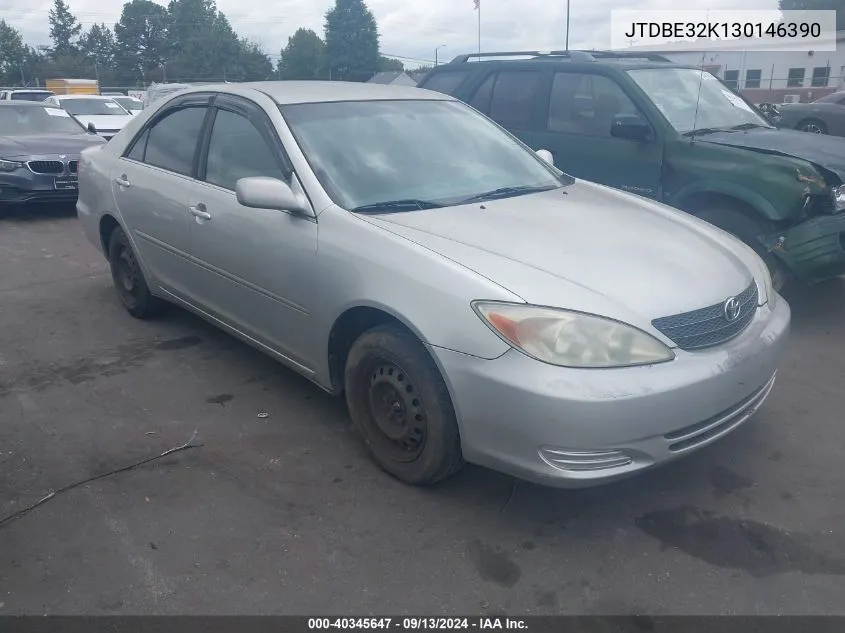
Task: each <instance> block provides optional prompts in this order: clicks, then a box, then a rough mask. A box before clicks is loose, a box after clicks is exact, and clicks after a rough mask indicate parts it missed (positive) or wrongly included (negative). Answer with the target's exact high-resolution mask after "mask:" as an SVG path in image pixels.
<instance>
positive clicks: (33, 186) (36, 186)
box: [0, 157, 79, 204]
mask: <svg viewBox="0 0 845 633" xmlns="http://www.w3.org/2000/svg"><path fill="white" fill-rule="evenodd" d="M40 160H42V161H48V160H49V161H51V162H53V161H55V162H58V161H56V160H55V159H54V158H52V157H51V158H49V159H40ZM30 162H34V163H37V162H38V160H32V161H30ZM69 163H73V164H74V165H75V164H76V157H74V158H73V159H72V160H70V161H65V165H64V168H63V169H62V171H60V172H57V173H35V172H33V171H32V170H31V169H29V168H28V167H21V168H19V169H16V170H15V171H12V172H0V204H23V203H28V202H41V203H73V202H75V201H76V199H77V197H78V194H79V189H78V181H77V175H76V171H75V167H74V170H73V171H71V170H70V169H69V167H68V164H69Z"/></svg>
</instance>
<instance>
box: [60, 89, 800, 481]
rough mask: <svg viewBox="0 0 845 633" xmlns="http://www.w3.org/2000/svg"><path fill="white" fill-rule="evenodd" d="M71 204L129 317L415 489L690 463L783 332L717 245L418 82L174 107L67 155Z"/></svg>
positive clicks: (727, 420)
mask: <svg viewBox="0 0 845 633" xmlns="http://www.w3.org/2000/svg"><path fill="white" fill-rule="evenodd" d="M77 209H78V214H79V217H80V219H81V221H82V225H83V226H84V229H85V232H86V233H87V235H88V238H89V239H90V240H91V241H92V242H93V243H94V244H95V245H96V246H97V247H99V248H100V249H102V251H103V253H104V254H105V256H106V257H107V259H108V261H109V263H110V265H111V270H112V274H113V277H114V283H115V286H116V288H117V294H118V296H119V297H120V300H121V301H122V303H123V305H124V306H125V307H126V309H127V310H128V312H129V313H130V314H132V315H133V316H135V317H139V318H147V317H151V316H153V315H155V314H157V313H158V312H159V310H160V309H161V308H162V306H163V305H166V304H176V305H179V306H182V307H184V308H187V309H188V310H191V311H193V312H195V313H197V314H198V315H200V316H201V317H203V318H205V319H207V320H208V321H210V322H211V323H213V324H215V325H216V326H219V327H220V328H222V329H224V330H225V331H228V332H230V333H231V334H233V335H235V336H237V337H239V338H241V339H242V340H244V341H246V342H247V343H249V344H251V345H253V346H255V347H257V348H259V349H261V350H263V351H264V352H266V353H267V354H269V355H271V356H273V357H274V358H276V359H278V360H279V361H280V362H282V363H284V364H285V365H287V366H288V367H290V368H291V369H293V370H294V371H297V372H299V373H301V374H302V375H304V376H306V377H308V378H309V379H311V380H312V381H313V382H314V383H316V384H317V385H319V386H320V387H322V388H323V389H325V390H326V391H329V392H331V393H333V394H337V395H340V394H344V395H345V398H346V401H347V403H348V407H349V412H350V415H351V418H352V420H353V422H354V424H355V426H356V427H357V428H358V429H359V431H360V433H361V436H362V438H363V441H364V442H365V444H366V446H367V447H368V449H369V451H370V453H371V455H372V457H373V459H374V460H375V461H376V462H377V463H378V464H379V465H380V466H381V467H382V468H383V469H384V470H386V471H387V472H389V473H391V474H392V475H394V476H395V477H397V478H399V479H401V480H402V481H405V482H407V483H410V484H430V483H433V482H436V481H438V480H441V479H443V478H445V477H447V476H449V475H451V474H453V473H455V472H456V471H457V470H458V469H459V468H460V467H461V466H462V465H463V464H464V463H465V462H470V463H474V464H479V465H483V466H487V467H490V468H493V469H496V470H500V471H503V472H506V473H510V474H512V475H515V476H518V477H520V478H524V479H528V480H531V481H535V482H539V483H543V484H547V485H552V486H560V487H578V486H588V485H593V484H598V483H603V482H607V481H612V480H614V479H618V478H621V477H626V476H629V475H631V474H633V473H636V472H639V471H642V470H645V469H648V468H651V467H653V466H656V465H659V464H662V463H665V462H668V461H670V460H672V459H675V458H678V457H681V456H683V455H686V454H688V453H690V452H692V451H695V450H696V449H699V448H701V447H703V446H705V445H707V444H710V443H712V442H714V441H716V440H718V439H719V438H721V437H723V436H725V435H726V434H728V433H729V432H730V431H732V430H733V429H735V428H737V427H738V426H739V425H740V424H742V423H743V422H744V421H745V420H747V419H748V418H749V417H750V416H752V415H753V414H754V413H755V412H756V411H757V410H758V408H759V407H760V406H761V405H762V403H763V401H764V400H765V399H766V397H767V396H768V395H769V392H770V391H771V389H772V386H773V384H774V382H775V373H776V369H777V366H778V362H779V360H780V358H781V355H782V352H783V350H784V345H785V343H786V340H787V332H788V329H789V321H790V309H789V306H788V305H787V303H786V302H785V301H784V300H783V299H782V298H781V297H779V296H778V294H777V293H776V292H774V291H773V290H772V286H771V279H770V277H769V273H768V271H767V269H766V266H765V265H764V264H763V263H762V261H761V260H760V258H759V257H758V256H757V255H756V254H755V253H754V252H753V251H752V250H751V249H750V248H748V247H747V246H745V245H744V244H742V243H741V242H739V241H738V240H736V239H735V238H733V237H732V236H730V235H729V234H727V233H725V232H722V231H721V230H719V229H716V228H714V227H713V226H711V225H709V224H707V223H705V222H703V221H700V220H697V219H696V218H694V217H692V216H689V215H686V214H683V213H681V212H679V211H675V210H673V209H671V208H669V207H666V206H663V205H661V204H658V203H655V202H651V201H648V200H646V199H644V198H641V197H637V196H633V195H629V194H626V193H623V192H620V191H617V190H614V189H610V188H608V187H604V186H600V185H597V184H592V183H589V182H583V181H577V180H575V179H573V178H571V177H569V176H567V175H566V174H564V173H562V172H561V171H559V170H558V169H556V168H555V167H554V166H553V165H552V164H551V157H550V155H549V154H548V153H546V152H538V153H534V152H532V151H531V150H530V149H528V148H527V147H526V146H525V145H523V144H522V143H520V142H519V141H518V140H516V139H515V138H514V137H513V136H511V135H509V134H508V133H507V132H505V131H504V130H502V129H501V128H500V127H499V126H497V125H496V124H495V123H493V122H491V121H490V120H488V119H487V118H485V117H484V116H483V115H481V114H479V113H478V112H476V111H475V110H473V109H472V108H470V107H469V106H467V105H464V104H462V103H460V102H458V101H456V100H454V99H452V98H451V97H448V96H446V95H443V94H439V93H433V92H429V91H425V90H419V89H416V88H405V87H394V86H380V85H373V84H345V83H341V82H325V83H324V82H266V83H254V84H223V85H209V86H198V87H195V88H189V89H187V90H183V91H180V92H178V93H175V94H172V95H168V96H167V97H166V98H164V99H161V100H160V101H158V102H156V103H155V104H153V105H152V106H150V107H149V108H148V109H146V110H144V111H143V112H142V113H140V114H139V115H137V116H136V117H134V118H133V119H132V120H131V121H130V122H129V123H128V124H127V125H126V126H125V127H124V128H123V130H122V131H121V132H119V133H118V134H117V135H116V136H115V137H114V138H113V139H112V140H111V142H109V143H108V144H106V145H103V146H100V147H95V148H92V149H89V150H85V151H84V152H83V153H82V157H81V161H80V169H79V201H78V204H77Z"/></svg>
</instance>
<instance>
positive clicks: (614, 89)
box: [548, 73, 638, 137]
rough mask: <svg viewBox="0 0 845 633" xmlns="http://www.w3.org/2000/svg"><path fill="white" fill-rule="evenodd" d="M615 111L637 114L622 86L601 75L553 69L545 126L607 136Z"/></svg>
mask: <svg viewBox="0 0 845 633" xmlns="http://www.w3.org/2000/svg"><path fill="white" fill-rule="evenodd" d="M617 114H638V111H637V108H636V106H635V105H634V104H633V103H632V102H631V100H630V99H629V98H628V96H627V95H626V94H625V93H624V92H623V91H622V88H621V87H620V86H619V84H617V83H616V82H615V81H613V80H612V79H609V78H607V77H604V76H602V75H588V74H584V73H555V78H554V81H553V82H552V94H551V99H550V101H549V123H548V126H549V130H550V131H552V132H565V133H570V134H586V135H589V136H605V137H609V136H610V129H611V127H612V125H613V120H614V118H615V117H616V115H617Z"/></svg>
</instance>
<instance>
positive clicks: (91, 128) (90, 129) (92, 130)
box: [88, 123, 97, 134]
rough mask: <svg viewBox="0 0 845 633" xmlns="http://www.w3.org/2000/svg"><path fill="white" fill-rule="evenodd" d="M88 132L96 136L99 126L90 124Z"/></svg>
mask: <svg viewBox="0 0 845 633" xmlns="http://www.w3.org/2000/svg"><path fill="white" fill-rule="evenodd" d="M88 131H89V132H91V134H96V133H97V126H96V125H94V124H93V123H89V124H88Z"/></svg>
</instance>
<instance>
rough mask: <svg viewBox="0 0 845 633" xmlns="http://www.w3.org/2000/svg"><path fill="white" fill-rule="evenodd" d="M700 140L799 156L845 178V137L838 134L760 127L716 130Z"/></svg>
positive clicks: (840, 177)
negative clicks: (740, 130) (830, 134)
mask: <svg viewBox="0 0 845 633" xmlns="http://www.w3.org/2000/svg"><path fill="white" fill-rule="evenodd" d="M696 142H697V143H713V144H716V145H728V146H730V147H739V148H742V149H748V150H752V151H757V152H766V153H769V154H780V155H782V156H790V157H792V158H799V159H801V160H806V161H808V162H810V163H813V164H815V165H817V166H819V167H822V168H823V169H826V170H828V171H831V172H833V173H834V174H836V176H837V177H838V178H839V179H840V180H842V181H843V182H845V139H842V138H839V137H837V136H826V135H823V134H808V133H807V132H799V131H797V130H777V129H766V128H758V129H752V130H747V131H744V132H715V133H713V134H707V135H706V136H699V137H696Z"/></svg>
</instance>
